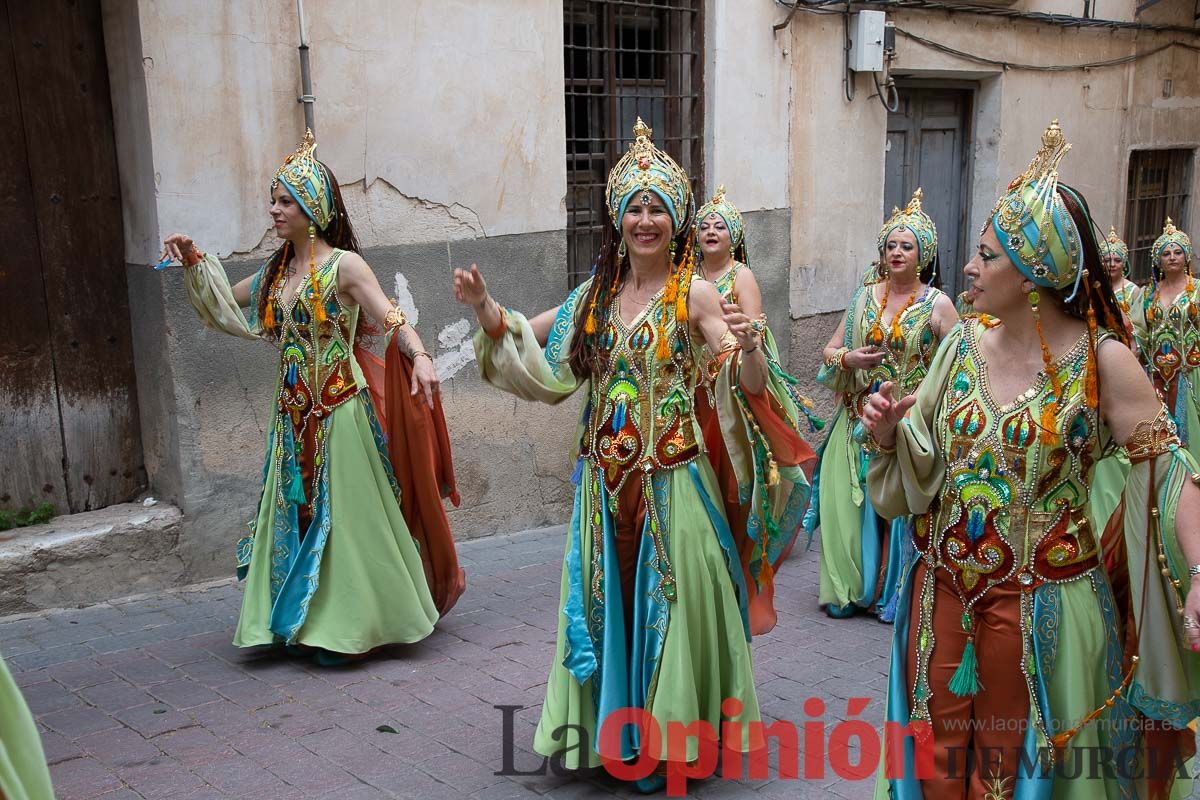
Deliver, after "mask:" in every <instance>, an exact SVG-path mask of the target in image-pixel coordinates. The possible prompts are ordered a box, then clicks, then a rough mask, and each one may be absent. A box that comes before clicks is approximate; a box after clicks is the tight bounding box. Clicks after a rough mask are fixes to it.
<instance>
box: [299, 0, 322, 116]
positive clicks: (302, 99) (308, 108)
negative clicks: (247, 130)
mask: <svg viewBox="0 0 1200 800" xmlns="http://www.w3.org/2000/svg"><path fill="white" fill-rule="evenodd" d="M296 16H297V18H298V20H299V23H300V47H299V50H300V91H301V92H302V94H301V95H300V96H299V97H297V98H296V101H297V102H299V103H302V104H303V105H304V125H305V126H306V127H307V128H308V129H309V130H311V131H312V132H313V134H314V135H315V134H316V132H317V123H316V122H315V121H314V120H313V104H314V103H315V102H316V100H317V98H315V97H313V93H312V68H311V67H310V66H309V63H308V32H307V31H306V30H305V28H306V26H305V24H304V0H296Z"/></svg>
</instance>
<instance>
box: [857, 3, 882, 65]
mask: <svg viewBox="0 0 1200 800" xmlns="http://www.w3.org/2000/svg"><path fill="white" fill-rule="evenodd" d="M886 17H887V15H886V14H884V13H883V12H882V11H856V12H855V13H854V14H852V15H851V16H850V69H852V70H854V71H855V72H882V71H883V25H884V22H885V20H886Z"/></svg>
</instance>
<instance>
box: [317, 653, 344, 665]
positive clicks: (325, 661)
mask: <svg viewBox="0 0 1200 800" xmlns="http://www.w3.org/2000/svg"><path fill="white" fill-rule="evenodd" d="M316 660H317V666H321V667H344V666H346V665H347V664H349V663H350V662H351V661H352V660H353V659H352V658H350V656H347V655H343V654H342V653H335V652H333V651H332V650H317V654H316Z"/></svg>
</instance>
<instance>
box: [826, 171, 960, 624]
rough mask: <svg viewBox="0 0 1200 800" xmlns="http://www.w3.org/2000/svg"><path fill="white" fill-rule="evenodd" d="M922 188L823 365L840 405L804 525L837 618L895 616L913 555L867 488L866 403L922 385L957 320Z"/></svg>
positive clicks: (900, 216)
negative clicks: (939, 268)
mask: <svg viewBox="0 0 1200 800" xmlns="http://www.w3.org/2000/svg"><path fill="white" fill-rule="evenodd" d="M921 196H922V193H921V190H920V189H917V191H916V192H915V193H914V194H913V197H912V200H911V201H909V204H908V206H907V207H905V209H904V210H903V211H901V210H900V209H895V210H894V211H893V212H892V216H891V218H890V219H889V220H888V221H887V222H886V223H885V224H884V226H883V228H882V229H881V230H880V231H879V239H878V241H879V258H880V261H879V263H878V267H877V268H875V269H871V270H869V271H868V272H867V275H866V278H865V279H864V281H863V283H862V285H861V286H860V287H859V288H858V289H857V290H856V291H855V293H854V296H853V297H852V298H851V300H850V305H849V307H847V309H846V313H845V315H843V317H842V321H841V322H840V323H839V324H838V327H837V330H835V331H834V333H833V336H832V337H831V338H830V340H829V343H828V344H827V345H826V346H825V354H824V355H825V364H824V366H823V367H822V368H821V371H820V372H819V373H818V374H817V380H819V381H820V382H821V383H823V384H824V385H826V386H828V387H829V388H830V389H833V390H834V391H835V392H837V393H838V406H837V410H836V412H835V413H834V417H833V424H832V427H831V429H830V431H829V436H828V437H827V438H826V439H825V442H824V444H822V445H821V447H820V448H819V449H818V451H817V452H818V455H819V456H820V459H821V460H820V464H819V465H818V467H817V475H816V478H815V480H814V481H813V492H812V501H811V502H810V505H809V510H808V514H807V516H806V518H805V522H804V524H805V528H806V529H807V530H808V531H809V534H810V535H811V534H812V532H813V531H815V530H816V529H817V527H818V526H819V527H820V529H821V587H820V595H819V597H818V602H819V603H820V604H821V605H822V606H824V607H825V613H826V614H828V615H829V616H830V617H834V618H844V617H849V616H853V615H854V614H855V613H857V612H858V611H860V610H864V609H870V608H871V607H872V606H874V607H875V608H876V610H877V613H878V614H879V618H880V619H881V620H882V621H884V622H890V621H891V619H892V616H893V614H894V613H895V607H894V603H893V602H892V600H893V599H894V598H895V597H896V591H897V589H898V586H899V580H900V577H901V575H902V574H903V569H902V568H903V564H904V562H905V561H906V560H907V555H908V554H906V553H905V551H904V548H903V544H904V542H905V541H906V539H907V537H906V536H905V535H903V531H904V529H905V526H906V525H907V521H906V520H903V519H899V520H896V521H894V522H892V523H890V524H889V523H887V522H885V521H884V520H883V519H882V518H881V517H880V516H879V515H878V514H876V513H875V509H874V507H873V506H872V505H871V501H870V499H869V498H868V497H867V496H866V491H865V484H864V481H865V480H866V467H867V461H868V457H869V454H868V453H867V451H866V450H865V449H864V447H863V444H862V441H863V436H862V427H861V425H860V424H859V415H860V414H861V413H862V407H863V404H864V403H865V402H866V400H867V397H869V396H870V394H871V392H873V391H875V390H876V389H877V388H878V387H879V384H881V383H883V382H884V381H895V382H898V383H899V384H900V385H901V386H903V387H904V390H905V391H906V392H912V391H915V390H916V388H917V386H919V385H920V383H921V380H922V379H924V377H925V373H926V370H927V369H928V367H929V362H930V360H931V359H932V358H933V354H934V351H935V350H936V349H937V345H938V342H939V341H941V340H942V339H943V338H945V336H946V334H948V333H949V332H950V329H951V328H953V327H954V326H955V325H956V324H957V323H958V314H957V312H956V311H955V309H954V304H953V303H952V302H951V300H950V298H949V297H947V296H946V295H945V294H944V293H942V291H941V290H939V289H937V288H936V287H935V286H933V285H932V283H931V281H932V279H933V277H934V275H935V271H936V268H935V267H934V263H935V259H936V257H937V228H936V227H935V226H934V224H933V220H932V219H930V217H929V215H928V214H926V213H925V212H924V211H923V210H922V209H921ZM922 278H924V280H922ZM889 309H890V313H889Z"/></svg>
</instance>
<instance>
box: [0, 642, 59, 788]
mask: <svg viewBox="0 0 1200 800" xmlns="http://www.w3.org/2000/svg"><path fill="white" fill-rule="evenodd" d="M0 798H3V799H4V800H54V792H53V791H52V790H51V788H50V773H49V771H47V769H46V756H45V754H44V753H43V752H42V740H41V738H40V737H39V736H38V732H37V726H35V725H34V723H33V715H32V714H30V713H29V707H28V706H27V705H25V698H23V697H21V690H20V689H18V688H17V684H16V681H14V680H13V678H12V675H10V674H9V672H8V667H7V666H5V664H4V659H3V658H0Z"/></svg>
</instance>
